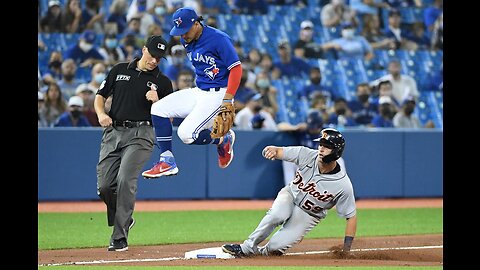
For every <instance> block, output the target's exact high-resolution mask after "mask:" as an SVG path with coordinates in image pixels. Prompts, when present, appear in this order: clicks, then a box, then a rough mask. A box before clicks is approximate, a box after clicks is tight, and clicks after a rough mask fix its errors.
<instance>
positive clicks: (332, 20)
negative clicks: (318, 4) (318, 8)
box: [320, 0, 358, 27]
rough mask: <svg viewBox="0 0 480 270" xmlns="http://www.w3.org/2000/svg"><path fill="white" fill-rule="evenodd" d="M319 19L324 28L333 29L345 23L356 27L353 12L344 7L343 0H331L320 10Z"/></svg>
mask: <svg viewBox="0 0 480 270" xmlns="http://www.w3.org/2000/svg"><path fill="white" fill-rule="evenodd" d="M320 19H321V21H322V25H323V26H324V27H335V26H339V25H341V24H345V23H349V24H352V25H353V26H354V27H357V26H358V22H357V17H356V14H355V10H353V9H351V8H350V7H349V6H348V5H346V4H345V1H344V0H331V1H330V3H329V4H326V5H325V6H324V7H323V8H322V12H321V13H320Z"/></svg>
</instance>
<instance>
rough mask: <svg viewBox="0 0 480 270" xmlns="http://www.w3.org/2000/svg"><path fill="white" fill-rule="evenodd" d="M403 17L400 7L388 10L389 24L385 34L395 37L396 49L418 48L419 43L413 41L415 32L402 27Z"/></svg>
mask: <svg viewBox="0 0 480 270" xmlns="http://www.w3.org/2000/svg"><path fill="white" fill-rule="evenodd" d="M401 23H402V17H401V15H400V11H399V10H398V9H392V10H390V11H389V12H388V26H387V27H386V29H385V36H386V37H388V38H392V39H395V49H402V50H416V49H417V48H418V45H417V44H416V43H415V42H414V41H413V34H412V33H411V32H409V31H408V30H407V29H402V28H401Z"/></svg>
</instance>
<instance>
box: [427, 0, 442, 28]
mask: <svg viewBox="0 0 480 270" xmlns="http://www.w3.org/2000/svg"><path fill="white" fill-rule="evenodd" d="M442 13H443V0H434V1H433V3H432V4H431V6H429V7H426V8H425V9H424V10H423V23H424V24H425V27H426V28H427V29H426V30H427V32H428V33H432V32H433V26H434V24H435V21H436V20H437V19H438V17H439V16H440V14H442Z"/></svg>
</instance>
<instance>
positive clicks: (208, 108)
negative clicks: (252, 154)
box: [142, 7, 242, 178]
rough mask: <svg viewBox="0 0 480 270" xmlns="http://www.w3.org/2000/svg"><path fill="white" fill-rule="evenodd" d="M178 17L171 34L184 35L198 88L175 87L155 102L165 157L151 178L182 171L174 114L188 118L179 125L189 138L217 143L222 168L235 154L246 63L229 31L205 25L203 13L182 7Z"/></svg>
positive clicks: (155, 123) (149, 172) (190, 141)
mask: <svg viewBox="0 0 480 270" xmlns="http://www.w3.org/2000/svg"><path fill="white" fill-rule="evenodd" d="M172 19H173V22H174V26H173V28H172V29H171V31H170V35H172V36H180V37H181V39H180V41H181V43H182V45H183V46H184V47H185V50H186V51H187V57H188V58H189V60H190V61H191V62H192V64H193V66H194V67H195V74H196V85H197V87H194V88H188V89H184V90H180V91H176V92H173V93H172V94H170V95H168V96H166V97H165V98H163V99H161V100H159V101H158V102H156V103H154V104H153V105H152V109H151V114H152V122H153V126H154V127H155V135H156V138H157V143H158V145H159V148H160V152H161V154H160V160H159V162H157V163H156V164H154V166H153V167H152V168H151V169H149V170H147V171H144V172H143V173H142V175H143V176H144V177H145V178H157V177H161V176H167V175H175V174H177V173H178V167H177V164H176V163H175V158H174V156H173V153H172V124H171V122H170V117H178V118H185V119H184V120H183V122H182V123H181V124H180V126H179V127H178V130H177V134H178V136H179V137H180V139H181V140H182V141H183V142H184V143H186V144H199V145H203V144H216V145H217V152H218V165H219V167H220V168H226V167H227V166H228V165H229V164H230V163H231V162H232V159H233V144H234V142H235V133H234V132H233V130H231V129H230V128H231V126H232V125H233V119H234V117H235V109H234V107H233V97H234V95H235V93H236V91H237V88H238V86H239V84H240V79H241V77H242V66H241V63H240V60H239V57H238V55H237V53H236V51H235V48H234V47H233V43H232V40H231V38H230V37H229V36H228V35H227V34H225V33H224V32H222V31H220V30H218V29H215V28H213V27H210V26H207V25H205V24H203V23H202V20H203V17H202V16H198V15H197V13H196V12H195V11H194V10H193V9H192V8H189V7H183V8H179V9H178V10H177V11H175V13H174V14H173V15H172Z"/></svg>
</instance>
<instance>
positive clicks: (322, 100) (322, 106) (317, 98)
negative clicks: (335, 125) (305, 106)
mask: <svg viewBox="0 0 480 270" xmlns="http://www.w3.org/2000/svg"><path fill="white" fill-rule="evenodd" d="M309 104H310V110H312V109H314V110H317V111H319V112H320V114H321V116H322V120H323V123H326V122H328V117H329V110H330V107H329V106H328V103H327V97H325V96H324V95H323V94H322V93H320V92H315V93H314V94H313V95H312V100H311V101H310V103H309ZM332 110H333V108H332Z"/></svg>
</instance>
